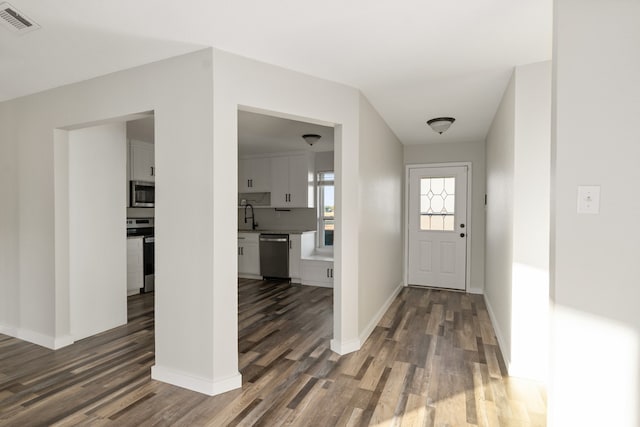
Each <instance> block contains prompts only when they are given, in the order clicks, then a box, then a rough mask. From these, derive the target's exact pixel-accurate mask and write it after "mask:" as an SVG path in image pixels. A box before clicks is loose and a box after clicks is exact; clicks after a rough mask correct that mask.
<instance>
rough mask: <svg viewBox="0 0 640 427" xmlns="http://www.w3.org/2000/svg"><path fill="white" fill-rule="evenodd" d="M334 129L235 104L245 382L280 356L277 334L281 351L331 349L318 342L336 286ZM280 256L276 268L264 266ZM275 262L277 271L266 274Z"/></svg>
mask: <svg viewBox="0 0 640 427" xmlns="http://www.w3.org/2000/svg"><path fill="white" fill-rule="evenodd" d="M336 132H339V129H338V128H336V127H335V126H334V125H333V124H329V123H325V122H318V121H317V120H309V119H305V118H300V117H293V116H291V115H288V114H279V113H274V112H271V111H263V110H256V109H254V108H241V109H239V110H238V270H237V271H238V349H239V369H240V371H241V373H242V375H243V379H244V380H245V381H254V380H255V379H257V378H258V377H259V375H261V374H262V373H264V371H265V370H264V369H261V368H260V367H263V366H264V363H265V362H267V359H269V358H270V357H280V356H282V354H275V353H277V349H278V348H281V346H282V343H283V342H286V343H287V346H286V349H292V350H289V354H287V355H286V357H287V358H288V359H291V358H294V359H295V360H297V359H298V358H302V357H308V356H309V355H310V354H314V355H317V356H318V357H320V356H321V357H324V358H328V357H329V355H330V354H331V352H330V351H325V350H328V349H330V339H331V338H332V335H333V328H334V321H335V320H334V316H333V309H334V301H335V292H337V289H334V286H335V287H338V286H340V285H339V283H335V284H334V277H335V275H334V270H335V266H334V259H333V253H334V252H333V248H334V242H335V239H334V233H335V223H336V221H339V218H337V217H336V212H337V209H336V206H335V205H336V200H335V197H334V191H335V185H336V180H335V175H336V171H335V166H334V165H335V164H336V162H335V151H336V150H335V149H334V148H335V147H334V140H336V138H335V133H336ZM303 135H305V136H308V135H315V137H313V138H304V137H303ZM318 137H319V138H318ZM266 235H269V236H270V237H273V236H274V235H275V236H278V238H279V239H282V240H283V241H285V243H283V248H284V250H283V256H280V257H277V256H275V255H273V254H272V252H273V253H275V251H278V249H277V247H276V245H275V244H273V243H271V244H269V245H267V244H264V241H265V240H266V237H265V236H266ZM278 259H279V260H281V262H284V263H285V264H286V266H285V267H284V270H279V269H277V268H272V267H273V266H272V265H270V263H273V262H276V261H275V260H278ZM283 265H284V264H283ZM274 271H275V272H277V271H284V272H285V273H278V274H276V277H268V276H270V274H267V273H266V272H274ZM265 279H268V280H265ZM302 331H304V333H302ZM286 349H283V351H284V350H286ZM272 361H273V359H272V360H270V362H272Z"/></svg>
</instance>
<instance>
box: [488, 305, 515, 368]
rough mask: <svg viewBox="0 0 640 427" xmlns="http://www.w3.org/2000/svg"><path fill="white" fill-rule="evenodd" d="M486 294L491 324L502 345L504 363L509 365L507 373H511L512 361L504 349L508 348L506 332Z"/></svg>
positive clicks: (499, 345) (499, 343)
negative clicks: (503, 330) (502, 328)
mask: <svg viewBox="0 0 640 427" xmlns="http://www.w3.org/2000/svg"><path fill="white" fill-rule="evenodd" d="M483 296H484V303H485V305H486V306H487V311H488V312H489V320H491V325H492V326H493V330H494V331H495V332H496V338H497V340H498V347H500V352H501V353H502V357H503V359H504V363H505V365H506V367H507V374H509V375H511V371H512V367H511V361H510V360H507V358H506V356H505V352H504V349H505V348H507V345H506V343H505V341H504V334H503V333H502V330H501V329H500V325H499V324H498V322H497V321H496V315H495V313H494V311H493V307H491V303H490V302H489V299H488V298H487V295H486V294H483Z"/></svg>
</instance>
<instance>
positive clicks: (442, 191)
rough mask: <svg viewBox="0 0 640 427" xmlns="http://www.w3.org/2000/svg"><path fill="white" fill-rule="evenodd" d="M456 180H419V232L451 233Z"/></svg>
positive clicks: (448, 178) (453, 222)
mask: <svg viewBox="0 0 640 427" xmlns="http://www.w3.org/2000/svg"><path fill="white" fill-rule="evenodd" d="M455 205H456V178H455V177H453V176H451V177H434V178H421V179H420V230H424V231H429V230H433V231H453V230H454V227H455V221H454V215H455V213H456V212H455V207H456V206H455Z"/></svg>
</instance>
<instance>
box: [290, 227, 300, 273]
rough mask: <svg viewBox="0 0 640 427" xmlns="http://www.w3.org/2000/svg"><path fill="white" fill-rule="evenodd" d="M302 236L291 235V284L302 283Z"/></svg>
mask: <svg viewBox="0 0 640 427" xmlns="http://www.w3.org/2000/svg"><path fill="white" fill-rule="evenodd" d="M300 249H301V235H300V234H289V277H291V283H300Z"/></svg>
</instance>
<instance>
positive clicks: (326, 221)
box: [318, 171, 335, 248]
mask: <svg viewBox="0 0 640 427" xmlns="http://www.w3.org/2000/svg"><path fill="white" fill-rule="evenodd" d="M334 180H335V173H334V172H333V171H327V172H319V173H318V247H331V248H333V232H334V229H335V202H334V188H335V186H334Z"/></svg>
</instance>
